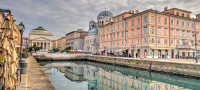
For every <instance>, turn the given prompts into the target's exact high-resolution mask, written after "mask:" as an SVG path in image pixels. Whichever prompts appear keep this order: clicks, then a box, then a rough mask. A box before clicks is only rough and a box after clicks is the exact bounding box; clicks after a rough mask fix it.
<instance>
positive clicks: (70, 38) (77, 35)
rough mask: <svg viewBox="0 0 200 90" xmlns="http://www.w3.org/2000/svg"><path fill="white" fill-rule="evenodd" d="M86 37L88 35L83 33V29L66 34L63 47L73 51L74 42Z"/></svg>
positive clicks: (85, 32)
mask: <svg viewBox="0 0 200 90" xmlns="http://www.w3.org/2000/svg"><path fill="white" fill-rule="evenodd" d="M86 35H88V31H83V29H78V30H76V31H72V32H70V33H68V34H66V38H65V40H66V41H65V47H69V46H70V47H71V49H72V50H75V49H76V48H75V47H74V40H75V39H77V38H80V37H85V36H86Z"/></svg>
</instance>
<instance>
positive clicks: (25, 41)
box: [22, 37, 29, 52]
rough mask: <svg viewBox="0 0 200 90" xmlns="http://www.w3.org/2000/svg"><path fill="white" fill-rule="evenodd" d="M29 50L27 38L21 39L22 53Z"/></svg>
mask: <svg viewBox="0 0 200 90" xmlns="http://www.w3.org/2000/svg"><path fill="white" fill-rule="evenodd" d="M27 48H29V37H22V52H24V51H26V49H27Z"/></svg>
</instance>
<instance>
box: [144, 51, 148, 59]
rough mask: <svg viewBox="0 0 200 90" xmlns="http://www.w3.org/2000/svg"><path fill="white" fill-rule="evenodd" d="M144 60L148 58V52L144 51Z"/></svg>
mask: <svg viewBox="0 0 200 90" xmlns="http://www.w3.org/2000/svg"><path fill="white" fill-rule="evenodd" d="M144 58H147V50H144Z"/></svg>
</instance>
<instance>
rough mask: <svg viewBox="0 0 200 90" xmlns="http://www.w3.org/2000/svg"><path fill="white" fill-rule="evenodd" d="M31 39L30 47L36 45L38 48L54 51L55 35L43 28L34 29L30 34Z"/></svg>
mask: <svg viewBox="0 0 200 90" xmlns="http://www.w3.org/2000/svg"><path fill="white" fill-rule="evenodd" d="M29 38H30V40H29V46H33V45H34V44H35V45H36V46H37V47H41V49H47V50H51V49H52V43H51V41H52V39H53V33H50V32H49V33H48V31H47V30H45V29H44V28H43V27H41V26H39V27H38V28H35V29H33V30H32V31H31V32H30V33H29Z"/></svg>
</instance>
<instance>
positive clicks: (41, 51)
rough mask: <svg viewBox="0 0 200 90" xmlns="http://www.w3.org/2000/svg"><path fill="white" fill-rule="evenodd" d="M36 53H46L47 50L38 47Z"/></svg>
mask: <svg viewBox="0 0 200 90" xmlns="http://www.w3.org/2000/svg"><path fill="white" fill-rule="evenodd" d="M37 53H48V50H46V49H40V50H39V51H37Z"/></svg>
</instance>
